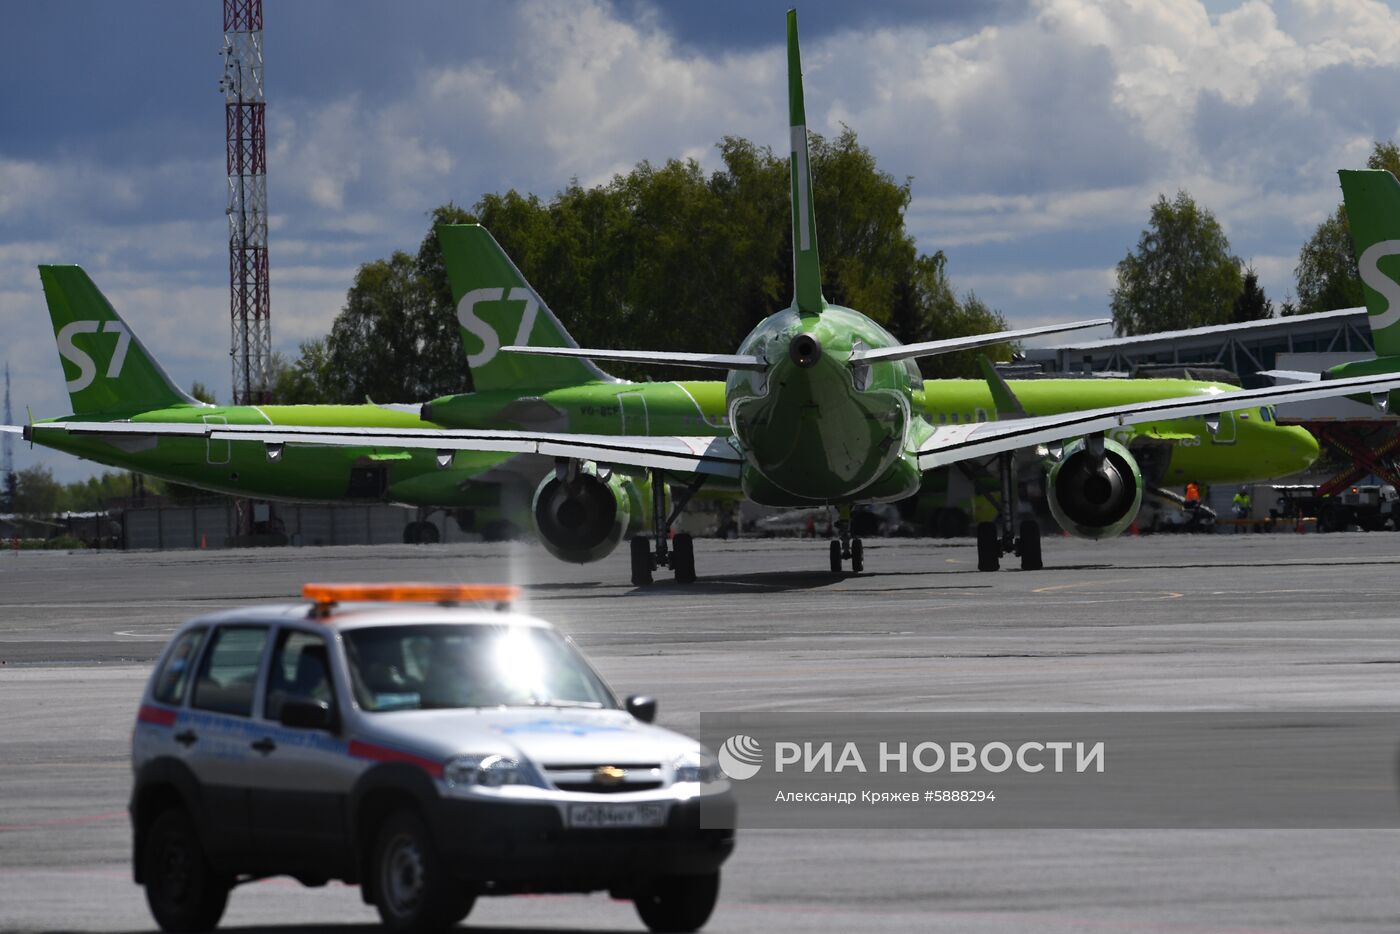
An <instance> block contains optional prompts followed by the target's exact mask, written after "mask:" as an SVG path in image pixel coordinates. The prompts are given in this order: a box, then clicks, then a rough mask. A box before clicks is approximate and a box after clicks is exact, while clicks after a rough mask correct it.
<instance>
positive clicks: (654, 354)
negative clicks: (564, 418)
mask: <svg viewBox="0 0 1400 934" xmlns="http://www.w3.org/2000/svg"><path fill="white" fill-rule="evenodd" d="M501 349H502V350H503V351H506V352H507V353H521V354H535V355H537V356H542V357H589V358H591V359H594V360H617V361H619V362H621V363H662V364H670V365H671V366H695V367H702V368H704V369H711V370H759V371H762V370H766V369H768V362H767V361H766V360H762V359H760V358H759V357H750V356H747V355H744V354H728V353H671V352H668V351H661V350H586V349H581V348H578V347H517V346H512V347H502V348H501Z"/></svg>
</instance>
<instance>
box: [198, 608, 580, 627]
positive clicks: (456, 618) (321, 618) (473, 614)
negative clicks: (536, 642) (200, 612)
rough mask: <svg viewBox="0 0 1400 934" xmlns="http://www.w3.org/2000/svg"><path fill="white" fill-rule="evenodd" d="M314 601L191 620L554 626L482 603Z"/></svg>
mask: <svg viewBox="0 0 1400 934" xmlns="http://www.w3.org/2000/svg"><path fill="white" fill-rule="evenodd" d="M315 607H316V604H314V603H284V604H270V605H269V604H263V605H253V606H246V607H239V608H237V609H231V610H223V611H221V612H218V613H210V614H207V615H205V616H200V617H198V618H196V619H192V620H190V621H189V622H188V623H186V624H185V625H184V626H182V627H181V629H186V628H189V627H192V626H208V625H220V624H228V623H262V624H266V625H273V624H278V623H310V624H312V625H316V626H325V627H326V628H327V629H335V630H342V631H343V630H351V629H361V628H365V627H368V626H424V625H456V626H462V625H476V626H528V627H531V628H535V629H553V628H554V627H553V626H552V625H550V624H549V623H548V622H546V621H545V620H542V619H539V618H538V617H535V616H530V615H528V614H526V613H519V612H516V611H514V610H495V609H488V608H485V607H482V606H473V605H466V606H443V605H441V604H433V603H398V602H365V603H343V604H334V605H332V606H331V607H330V608H329V611H328V612H327V613H325V614H324V615H321V614H317V613H313V610H314V609H315Z"/></svg>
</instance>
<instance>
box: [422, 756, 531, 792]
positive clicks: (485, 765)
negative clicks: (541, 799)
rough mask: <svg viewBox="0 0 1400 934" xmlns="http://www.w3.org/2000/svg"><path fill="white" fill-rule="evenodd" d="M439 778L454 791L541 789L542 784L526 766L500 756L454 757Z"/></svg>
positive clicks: (527, 764)
mask: <svg viewBox="0 0 1400 934" xmlns="http://www.w3.org/2000/svg"><path fill="white" fill-rule="evenodd" d="M442 777H443V778H444V779H446V780H447V784H449V785H451V786H452V787H454V788H471V787H478V788H500V787H501V786H503V785H534V786H537V787H541V786H543V782H541V781H540V779H539V776H538V775H537V774H536V773H535V770H534V769H533V768H532V767H531V766H530V765H529V763H526V762H521V761H520V760H519V759H512V758H511V757H510V756H501V755H484V756H458V757H457V758H455V759H453V760H452V761H451V762H449V763H447V765H446V766H444V767H443V770H442Z"/></svg>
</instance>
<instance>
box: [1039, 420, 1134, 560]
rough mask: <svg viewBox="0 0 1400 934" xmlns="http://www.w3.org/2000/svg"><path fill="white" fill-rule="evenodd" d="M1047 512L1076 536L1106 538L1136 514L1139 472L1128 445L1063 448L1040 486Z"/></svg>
mask: <svg viewBox="0 0 1400 934" xmlns="http://www.w3.org/2000/svg"><path fill="white" fill-rule="evenodd" d="M1046 487H1047V489H1046V499H1047V500H1048V501H1049V504H1050V514H1051V515H1052V516H1054V517H1055V521H1056V522H1058V523H1059V524H1060V527H1061V528H1063V529H1064V530H1065V531H1066V532H1069V533H1070V534H1071V535H1077V536H1079V537H1080V538H1112V537H1113V536H1115V535H1118V534H1119V533H1121V532H1122V531H1123V530H1124V529H1126V528H1127V527H1128V526H1129V525H1131V524H1132V521H1133V520H1134V519H1135V518H1137V514H1138V509H1139V508H1140V507H1141V506H1142V471H1141V470H1140V469H1139V468H1138V464H1137V461H1135V460H1134V459H1133V455H1132V454H1130V453H1128V449H1127V448H1125V447H1123V445H1121V444H1119V443H1118V442H1116V441H1110V440H1108V439H1106V438H1105V439H1102V441H1098V440H1097V439H1083V438H1081V439H1080V440H1078V441H1075V442H1073V443H1072V444H1068V445H1066V446H1065V449H1064V454H1063V455H1062V456H1061V457H1060V459H1059V461H1058V462H1057V463H1055V465H1054V466H1052V467H1051V468H1050V475H1049V482H1048V483H1047V484H1046Z"/></svg>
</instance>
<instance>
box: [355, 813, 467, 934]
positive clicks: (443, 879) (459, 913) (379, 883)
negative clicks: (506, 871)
mask: <svg viewBox="0 0 1400 934" xmlns="http://www.w3.org/2000/svg"><path fill="white" fill-rule="evenodd" d="M373 871H374V906H375V908H377V909H378V910H379V920H380V921H382V922H384V926H385V927H386V928H388V929H389V930H390V931H402V932H407V931H441V930H443V929H445V928H449V927H451V926H452V925H454V924H456V923H457V922H458V921H460V920H461V919H463V918H465V917H466V916H467V912H469V911H471V908H472V904H473V902H474V901H475V898H474V897H473V896H471V895H469V894H467V893H466V892H464V891H462V887H461V884H460V883H459V882H458V881H457V880H456V879H453V878H452V877H451V876H450V875H449V874H448V872H447V867H446V866H445V865H444V864H443V861H442V858H441V857H439V856H438V853H437V848H436V847H434V846H433V841H432V838H431V837H430V836H429V835H428V828H427V826H426V825H424V823H423V820H422V818H420V817H419V816H418V815H417V814H416V813H415V812H413V811H408V810H404V811H398V812H396V813H394V814H392V815H391V816H390V817H389V819H388V820H386V821H385V822H384V825H383V826H382V827H380V828H379V835H378V837H377V838H376V840H375V845H374V869H373Z"/></svg>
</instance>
